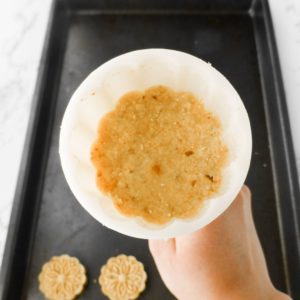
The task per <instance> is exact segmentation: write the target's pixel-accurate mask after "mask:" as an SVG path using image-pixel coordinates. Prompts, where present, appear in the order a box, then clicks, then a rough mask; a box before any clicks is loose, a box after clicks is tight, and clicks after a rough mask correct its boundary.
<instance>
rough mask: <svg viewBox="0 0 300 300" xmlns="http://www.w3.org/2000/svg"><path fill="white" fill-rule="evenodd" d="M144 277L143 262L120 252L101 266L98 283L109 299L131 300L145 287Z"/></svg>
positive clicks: (145, 276)
mask: <svg viewBox="0 0 300 300" xmlns="http://www.w3.org/2000/svg"><path fill="white" fill-rule="evenodd" d="M146 279H147V274H146V272H145V270H144V266H143V264H142V263H141V262H139V261H137V260H136V258H135V257H134V256H126V255H124V254H121V255H118V256H116V257H111V258H110V259H109V260H108V261H107V263H106V264H105V265H104V266H103V267H102V268H101V274H100V277H99V284H100V286H101V290H102V292H103V294H104V295H106V296H107V297H108V298H109V299H110V300H133V299H137V298H138V296H139V294H140V293H141V292H142V291H143V290H144V289H145V282H146Z"/></svg>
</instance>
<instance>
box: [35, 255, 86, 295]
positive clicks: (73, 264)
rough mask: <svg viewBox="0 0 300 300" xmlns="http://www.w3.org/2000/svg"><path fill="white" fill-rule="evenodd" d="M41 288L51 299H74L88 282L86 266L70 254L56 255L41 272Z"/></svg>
mask: <svg viewBox="0 0 300 300" xmlns="http://www.w3.org/2000/svg"><path fill="white" fill-rule="evenodd" d="M38 279H39V289H40V291H41V292H42V293H43V294H44V295H45V297H46V298H47V299H49V300H73V299H75V298H76V297H77V296H78V295H80V294H81V293H82V292H83V289H84V286H85V284H86V282H87V277H86V273H85V268H84V267H83V265H81V264H80V262H79V260H78V259H77V258H75V257H71V256H69V255H61V256H54V257H52V258H51V259H50V261H48V262H47V263H45V264H44V265H43V267H42V271H41V273H40V274H39V278H38Z"/></svg>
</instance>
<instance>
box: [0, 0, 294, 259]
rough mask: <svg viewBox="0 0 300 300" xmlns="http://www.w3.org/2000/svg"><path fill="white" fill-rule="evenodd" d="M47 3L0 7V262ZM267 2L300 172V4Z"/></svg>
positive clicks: (34, 0)
mask: <svg viewBox="0 0 300 300" xmlns="http://www.w3.org/2000/svg"><path fill="white" fill-rule="evenodd" d="M51 1H52V0H42V1H41V0H10V1H1V2H0V261H1V258H2V253H3V249H4V244H5V238H6V233H7V228H8V223H9V217H10V211H11V205H12V200H13V196H14V190H15V185H16V180H17V175H18V168H19V164H20V158H21V154H22V148H23V144H24V139H25V131H26V127H27V123H28V116H29V111H30V104H31V99H32V94H33V90H34V85H35V80H36V75H37V69H38V65H39V60H40V55H41V50H42V46H43V41H44V36H45V31H46V24H47V19H48V14H49V8H50V4H51ZM269 1H270V6H271V12H272V16H273V23H274V27H275V34H276V38H277V43H278V49H279V55H280V60H281V67H282V72H283V79H284V85H285V90H286V94H287V101H288V107H289V113H290V120H291V127H292V134H293V139H294V145H295V151H296V157H297V165H298V171H300V117H298V115H300V98H299V95H300V1H299V0H269Z"/></svg>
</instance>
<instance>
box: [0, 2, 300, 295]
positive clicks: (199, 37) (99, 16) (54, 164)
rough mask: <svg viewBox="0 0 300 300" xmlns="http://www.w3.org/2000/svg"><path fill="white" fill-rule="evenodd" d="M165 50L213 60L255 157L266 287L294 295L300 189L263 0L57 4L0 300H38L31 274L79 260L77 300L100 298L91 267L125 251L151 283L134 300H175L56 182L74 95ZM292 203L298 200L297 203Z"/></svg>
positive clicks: (132, 243) (129, 242)
mask: <svg viewBox="0 0 300 300" xmlns="http://www.w3.org/2000/svg"><path fill="white" fill-rule="evenodd" d="M151 47H161V48H171V49H177V50H181V51H185V52H187V53H191V54H193V55H196V56H199V57H201V58H202V59H204V60H206V61H209V62H211V63H212V64H213V65H214V66H215V67H216V68H217V69H219V70H220V71H221V72H222V73H223V74H224V75H225V76H226V77H227V78H228V79H229V80H230V81H231V82H232V84H233V85H234V86H235V88H236V89H237V91H238V92H239V93H240V96H241V98H242V99H243V101H244V103H245V106H246V108H247V110H248V112H249V115H250V120H251V125H252V130H253V139H254V140H253V158H252V164H251V169H250V173H249V176H248V178H247V183H248V185H249V186H250V187H251V189H252V192H253V210H254V217H255V222H256V225H257V230H258V234H259V236H260V239H261V242H262V245H263V248H264V252H265V254H266V259H267V263H268V267H269V270H270V274H271V277H272V280H273V283H274V284H275V286H276V287H277V288H279V289H280V290H282V291H288V292H289V293H290V294H291V295H292V296H293V298H294V299H300V285H298V284H297V283H299V282H300V268H299V215H300V214H299V199H300V198H299V185H298V181H297V172H296V168H295V165H296V164H295V157H294V152H293V147H292V141H291V134H290V128H289V122H288V115H287V108H286V102H285V95H284V91H283V87H282V80H281V74H280V69H279V64H278V57H277V52H276V47H275V41H274V34H273V29H272V23H271V18H270V13H269V8H268V4H267V2H266V1H265V0H257V1H250V0H249V1H248V0H240V1H225V0H224V1H222V0H215V1H213V0H209V1H205V0H203V1H196V0H185V1H175V0H174V1H167V0H160V1H158V0H154V1H148V0H130V1H122V0H114V1H111V0H110V1H108V0H103V1H101V0H91V1H87V0H85V1H84V0H72V1H71V0H56V1H54V3H53V7H52V13H51V17H50V23H49V28H48V33H47V38H46V41H45V49H44V54H43V57H42V61H41V68H40V72H39V77H38V81H37V86H36V93H35V98H34V101H33V107H32V115H31V118H30V124H29V129H28V135H27V142H26V145H25V149H24V154H23V160H22V165H21V169H20V176H19V181H18V185H17V189H16V194H15V201H14V206H13V211H12V216H11V222H10V228H9V233H8V239H7V244H6V250H5V255H4V259H3V264H2V270H1V278H0V299H14V300H15V299H42V296H41V294H40V293H39V291H38V283H37V275H38V273H39V271H40V268H41V266H42V264H43V263H44V262H45V261H47V260H48V259H49V258H50V257H51V256H53V255H59V254H63V253H68V254H70V255H74V256H77V257H78V258H79V259H80V260H81V261H82V263H83V264H84V265H85V266H86V267H87V270H88V277H89V284H88V286H87V289H86V291H85V292H84V294H83V295H82V296H81V297H80V299H105V298H104V296H103V295H102V294H101V293H100V289H99V286H98V284H97V283H94V281H93V280H94V279H96V278H97V277H98V275H99V269H100V266H101V265H102V264H103V263H105V261H106V260H107V258H108V257H110V256H112V255H116V254H118V253H127V254H133V255H135V256H136V257H137V258H138V259H140V260H141V261H142V262H143V263H144V264H145V268H146V271H147V273H148V275H149V280H148V283H147V289H146V291H145V292H144V293H143V294H142V296H141V298H140V299H158V300H167V299H174V297H173V296H172V295H171V294H170V293H169V292H168V291H167V289H166V288H165V287H164V285H163V283H162V281H161V279H160V277H159V275H158V272H157V270H156V268H155V265H154V263H153V260H152V258H151V256H150V254H149V252H148V249H147V241H144V240H139V239H133V238H129V237H126V236H122V235H120V234H118V233H116V232H113V231H111V230H108V229H106V228H105V227H103V226H102V225H101V224H99V223H97V222H96V221H95V220H94V219H93V218H92V217H90V216H89V215H88V214H87V213H86V212H85V211H84V210H83V209H82V208H81V207H80V205H79V204H78V203H77V201H76V200H75V199H74V196H73V195H72V193H71V192H70V190H69V188H68V186H67V184H66V181H65V179H64V176H63V173H62V170H61V166H60V161H59V156H58V135H59V126H60V123H61V120H62V116H63V112H64V110H65V108H66V105H67V103H68V100H69V98H70V96H71V94H72V92H73V91H74V90H75V89H76V87H77V86H78V84H79V83H80V82H81V81H82V80H83V79H84V78H85V77H86V75H87V74H89V72H91V71H92V70H93V69H95V68H96V67H98V66H99V65H100V64H102V63H103V62H105V61H107V60H108V59H110V58H112V57H114V56H116V55H119V54H121V53H124V52H127V51H130V50H135V49H142V48H151ZM297 201H298V202H297Z"/></svg>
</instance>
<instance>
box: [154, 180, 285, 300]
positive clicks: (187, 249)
mask: <svg viewBox="0 0 300 300" xmlns="http://www.w3.org/2000/svg"><path fill="white" fill-rule="evenodd" d="M250 200H251V194H250V190H249V189H248V188H247V187H246V186H243V188H242V189H241V191H240V193H239V194H238V196H237V197H236V199H235V200H234V202H233V203H232V204H231V206H230V207H229V208H228V209H227V210H226V211H225V212H224V213H223V214H222V215H221V216H220V217H219V218H217V219H216V220H214V221H213V222H212V223H210V224H209V225H207V226H206V227H204V228H202V229H200V230H198V231H197V232H195V233H193V234H191V235H187V236H182V237H178V238H174V239H169V240H167V241H154V240H152V241H149V248H150V251H151V253H152V255H153V258H154V260H155V263H156V265H157V268H158V270H159V272H160V275H161V277H162V279H163V280H164V282H165V284H166V286H167V287H168V288H169V290H170V291H171V292H172V293H173V294H174V295H175V296H176V297H177V298H178V299H179V300H200V299H204V300H220V299H223V300H227V299H228V300H229V299H230V300H235V299H243V300H247V299H249V300H250V299H251V300H254V299H255V300H268V299H270V300H287V299H290V298H289V297H288V296H287V295H285V294H283V293H281V292H279V291H277V290H276V289H275V288H274V287H273V285H272V283H271V280H270V278H269V274H268V270H267V266H266V262H265V258H264V255H263V252H262V248H261V245H260V242H259V240H258V236H257V233H256V230H255V226H254V222H253V218H252V212H251V201H250Z"/></svg>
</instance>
